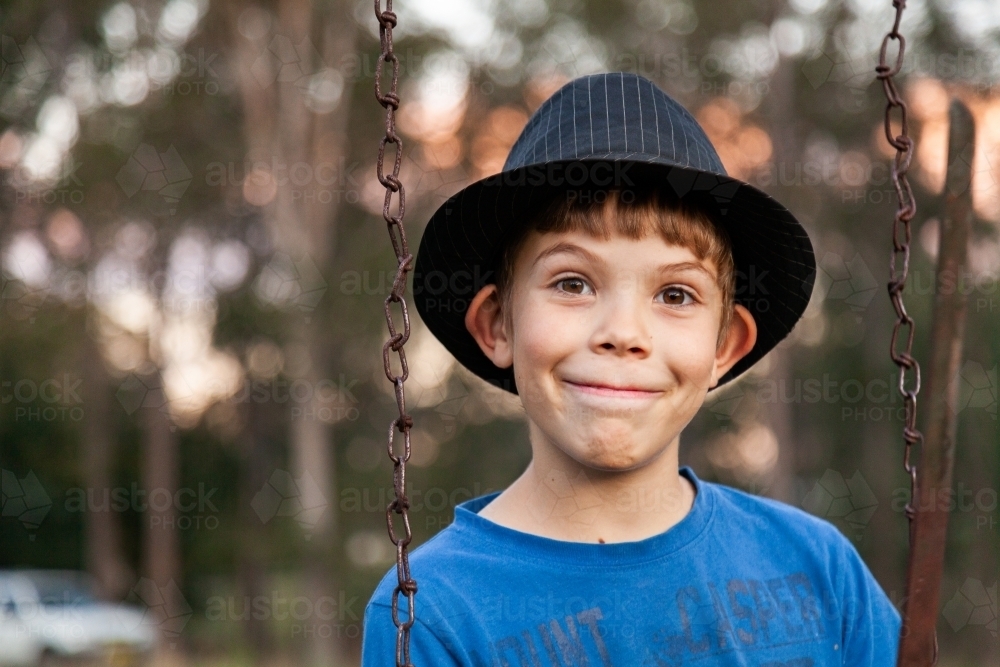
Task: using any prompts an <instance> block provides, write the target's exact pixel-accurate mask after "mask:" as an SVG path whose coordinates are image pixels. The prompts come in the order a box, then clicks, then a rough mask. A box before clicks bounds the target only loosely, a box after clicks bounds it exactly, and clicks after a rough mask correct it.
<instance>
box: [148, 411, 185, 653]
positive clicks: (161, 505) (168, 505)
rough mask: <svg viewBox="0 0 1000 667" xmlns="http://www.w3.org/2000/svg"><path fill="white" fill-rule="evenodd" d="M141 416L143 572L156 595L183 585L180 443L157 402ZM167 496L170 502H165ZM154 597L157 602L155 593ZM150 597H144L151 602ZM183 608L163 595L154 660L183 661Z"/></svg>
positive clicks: (169, 595)
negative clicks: (180, 614) (178, 615)
mask: <svg viewBox="0 0 1000 667" xmlns="http://www.w3.org/2000/svg"><path fill="white" fill-rule="evenodd" d="M140 414H141V415H142V446H143V465H142V488H143V490H145V491H146V495H145V497H144V500H145V502H146V503H147V508H146V511H145V512H143V513H142V514H143V516H144V517H145V518H144V520H143V545H142V558H143V567H142V571H143V577H144V578H146V579H148V580H149V581H151V582H152V583H153V584H155V586H156V588H157V589H158V592H159V594H160V596H164V597H165V598H170V597H171V594H172V593H174V595H177V594H178V593H175V592H179V590H180V587H181V550H180V539H179V538H178V534H177V509H176V507H174V502H173V499H174V498H175V497H176V493H177V488H178V484H179V481H180V456H179V451H178V449H179V442H178V437H177V432H176V430H175V427H174V426H173V424H172V423H171V421H170V417H169V416H168V415H167V414H166V413H165V412H164V411H162V410H161V409H160V408H158V407H146V408H143V409H142V410H141V411H140ZM168 496H169V502H168ZM152 600H156V601H157V602H158V601H159V599H158V598H153V599H152ZM152 600H151V599H150V598H149V597H148V596H147V598H146V600H145V602H146V603H147V604H148V605H149V606H150V607H152V606H153V601H152ZM182 607H184V608H186V602H184V601H183V600H175V599H166V600H165V602H164V608H163V609H164V612H165V614H166V616H165V617H164V619H163V622H162V623H160V624H159V629H160V633H161V637H160V639H161V641H160V643H159V646H158V647H157V656H156V663H157V664H168V665H175V664H178V663H182V662H183V651H182V646H181V644H180V642H179V641H178V639H179V637H178V634H179V632H180V630H181V629H183V625H179V626H178V625H175V624H174V623H175V622H176V620H177V619H176V618H175V614H176V613H178V612H179V611H181V608H182Z"/></svg>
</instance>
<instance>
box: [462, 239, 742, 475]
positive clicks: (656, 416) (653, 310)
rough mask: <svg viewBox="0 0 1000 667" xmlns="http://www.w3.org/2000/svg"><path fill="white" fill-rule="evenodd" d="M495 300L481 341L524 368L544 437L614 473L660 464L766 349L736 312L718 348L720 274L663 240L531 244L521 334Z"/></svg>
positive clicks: (526, 390)
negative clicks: (735, 371)
mask: <svg viewBox="0 0 1000 667" xmlns="http://www.w3.org/2000/svg"><path fill="white" fill-rule="evenodd" d="M491 288H493V286H492V285H491V286H487V287H486V288H484V290H483V291H482V292H480V294H479V295H477V298H476V299H475V300H474V301H473V304H472V306H470V312H469V314H468V316H467V318H466V325H467V326H468V327H469V329H470V332H472V333H473V336H474V337H476V339H477V341H478V342H479V344H480V347H482V348H483V351H484V352H485V353H486V354H487V356H490V357H491V359H493V361H494V363H496V364H497V365H498V366H500V367H507V366H509V365H510V364H511V363H513V366H514V373H515V378H516V381H517V388H518V393H519V395H520V396H521V399H522V402H523V403H524V408H525V411H526V413H527V416H528V418H529V419H530V421H531V422H532V425H533V428H532V430H533V432H535V433H536V435H541V436H543V437H544V438H545V439H546V440H547V441H548V442H550V443H552V444H553V445H555V446H557V447H558V448H559V449H561V450H563V451H564V452H565V453H566V454H568V455H569V456H571V457H573V458H574V459H576V460H577V461H579V462H581V463H584V464H586V465H588V466H590V467H593V468H598V469H603V470H628V469H631V468H635V467H638V466H641V465H643V464H644V463H648V462H649V461H651V460H652V459H654V458H656V457H657V456H659V455H660V454H661V453H662V451H663V450H664V448H665V447H666V446H667V445H669V444H671V443H672V442H673V441H674V440H675V439H676V438H677V436H678V435H679V434H680V432H681V430H682V429H683V428H684V427H685V426H686V425H687V424H688V422H689V421H690V420H691V419H692V418H693V417H694V415H695V413H696V412H697V411H698V409H699V408H700V407H701V405H702V403H703V401H704V398H705V394H706V392H707V391H708V390H709V389H710V388H712V387H713V386H715V384H716V383H717V382H718V379H719V378H720V377H722V375H724V374H725V373H726V371H728V370H729V368H731V367H732V365H733V364H735V363H736V362H737V361H738V360H739V358H741V357H742V356H744V355H745V354H746V353H747V352H748V351H749V350H750V349H751V348H752V347H753V343H754V341H755V340H756V328H755V326H754V323H753V318H752V317H751V316H750V314H749V312H747V311H746V310H745V309H743V308H742V306H737V307H736V309H737V312H735V313H734V315H733V321H732V324H731V326H730V332H729V335H728V337H727V338H726V339H725V340H724V341H723V342H722V344H721V345H720V346H718V347H717V346H716V343H717V340H718V333H719V327H720V325H721V322H722V292H721V290H720V288H719V286H718V280H717V276H716V273H715V266H714V264H713V263H711V262H710V261H707V260H705V261H702V260H699V259H698V258H697V257H696V256H695V255H694V254H693V253H692V252H691V250H689V249H687V248H685V247H681V246H675V245H668V244H667V243H666V242H665V241H664V240H663V239H662V238H660V237H659V236H658V235H647V236H646V237H645V238H642V239H638V240H637V239H630V238H628V237H625V236H622V235H618V234H615V235H613V236H612V237H611V238H610V239H609V240H604V239H600V238H595V237H593V236H590V235H589V234H587V233H585V232H582V231H570V232H560V233H544V234H542V233H538V232H531V233H530V234H529V236H528V238H527V239H526V241H525V243H524V245H523V246H522V249H521V250H520V252H519V254H518V256H517V258H516V261H515V263H514V271H513V276H512V294H511V324H512V329H513V330H512V331H507V330H506V327H505V326H504V324H503V318H502V317H501V316H500V313H499V308H498V302H497V301H496V293H495V291H493V292H492V294H490V289H491ZM491 300H492V303H491ZM741 310H742V312H741ZM511 334H512V335H511Z"/></svg>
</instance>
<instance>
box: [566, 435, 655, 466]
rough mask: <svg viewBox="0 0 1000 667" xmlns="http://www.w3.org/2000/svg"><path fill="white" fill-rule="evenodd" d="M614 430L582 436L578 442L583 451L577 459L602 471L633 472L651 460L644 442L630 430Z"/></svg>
mask: <svg viewBox="0 0 1000 667" xmlns="http://www.w3.org/2000/svg"><path fill="white" fill-rule="evenodd" d="M621 431H622V429H612V430H608V431H605V432H600V433H593V432H592V433H588V434H582V435H581V437H580V439H579V440H577V442H579V443H581V445H582V447H583V450H582V451H580V452H579V453H580V456H579V457H575V458H578V460H580V462H581V463H585V464H586V465H588V466H590V467H592V468H597V469H600V470H631V469H632V468H635V467H637V466H639V465H640V464H642V463H643V462H644V461H645V460H647V459H648V458H649V452H648V450H647V449H646V447H648V443H647V444H646V445H645V446H644V445H643V444H640V443H641V442H642V440H640V439H639V438H637V437H636V435H635V433H633V432H632V431H631V430H629V431H628V432H627V433H622V432H621Z"/></svg>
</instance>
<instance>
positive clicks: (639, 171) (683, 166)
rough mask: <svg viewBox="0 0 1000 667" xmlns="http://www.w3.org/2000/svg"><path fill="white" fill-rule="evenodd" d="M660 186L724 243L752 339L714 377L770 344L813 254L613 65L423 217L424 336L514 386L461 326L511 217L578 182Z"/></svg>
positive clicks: (688, 119) (541, 113) (701, 136)
mask: <svg viewBox="0 0 1000 667" xmlns="http://www.w3.org/2000/svg"><path fill="white" fill-rule="evenodd" d="M595 187H599V188H610V187H615V188H626V189H627V188H649V187H654V188H661V189H662V190H663V191H664V192H665V193H667V194H668V195H670V196H673V197H675V198H676V199H679V200H683V201H684V202H685V203H686V204H691V205H695V206H698V207H699V208H700V209H701V210H703V211H704V212H705V213H706V214H707V215H708V217H709V218H710V219H712V221H713V222H714V223H715V224H717V225H719V226H720V227H721V228H723V229H724V230H725V231H726V233H727V234H728V235H729V237H730V239H731V241H732V248H733V259H734V262H735V266H736V295H735V299H736V302H737V303H739V304H742V305H743V306H745V307H746V308H747V309H749V311H750V312H751V313H752V314H753V316H754V319H755V321H756V323H757V329H758V333H757V342H756V344H755V345H754V347H753V349H752V350H751V351H750V352H749V353H748V354H747V355H746V356H745V357H743V358H742V359H740V361H739V362H737V363H736V364H735V365H734V366H733V368H732V369H730V371H729V372H728V373H726V374H725V375H724V376H723V377H722V378H721V379H720V380H719V384H718V385H717V386H722V385H723V384H725V383H726V382H729V381H730V380H732V379H733V378H735V377H736V376H738V375H740V374H741V373H743V372H744V371H746V370H747V369H748V368H750V367H751V366H752V365H753V364H754V363H756V362H757V361H759V360H760V359H761V357H763V356H764V355H765V354H767V353H768V352H769V351H770V350H771V349H772V348H774V346H775V345H777V344H778V343H779V342H780V341H781V340H782V339H783V338H785V336H787V335H788V333H789V332H790V331H791V330H792V327H793V326H795V323H796V322H797V321H798V320H799V318H800V317H801V316H802V313H803V311H805V309H806V306H807V305H808V303H809V297H810V295H811V294H812V288H813V282H814V280H815V276H816V261H815V257H814V255H813V248H812V244H811V243H810V241H809V236H808V234H807V233H806V231H805V229H804V228H803V227H802V225H801V224H800V223H799V221H798V220H796V219H795V216H793V215H792V214H791V213H790V212H789V211H788V209H786V208H785V207H784V206H782V205H781V204H780V203H778V202H777V201H776V200H774V199H773V198H771V197H770V196H768V195H767V194H765V193H764V192H762V191H760V190H758V189H757V188H754V187H753V186H751V185H749V184H747V183H744V182H742V181H740V180H737V179H735V178H732V177H730V176H728V175H727V174H726V170H725V168H724V167H723V165H722V161H721V160H720V159H719V156H718V154H717V153H716V151H715V148H714V147H713V146H712V143H711V142H710V141H709V139H708V137H707V136H706V134H705V131H704V130H703V129H702V128H701V126H700V125H699V124H698V121H696V120H695V119H694V117H693V116H692V115H691V114H690V113H689V112H688V111H687V109H685V108H684V107H682V106H681V105H680V104H678V103H677V102H676V101H675V100H674V99H673V98H671V97H670V96H669V95H667V94H666V93H665V92H663V91H662V90H660V89H659V88H658V87H657V86H656V85H655V84H654V83H653V82H652V81H650V80H649V79H646V78H644V77H642V76H639V75H637V74H630V73H622V72H613V73H608V74H594V75H590V76H584V77H580V78H578V79H574V80H573V81H570V82H569V83H567V84H566V85H565V86H563V87H562V88H560V89H559V90H558V91H556V92H555V93H554V94H553V95H552V97H550V98H549V99H548V100H546V101H545V102H544V103H543V104H542V105H541V106H540V107H539V108H538V110H537V111H535V113H534V114H533V115H532V116H531V118H530V119H529V120H528V123H527V125H526V126H525V128H524V130H523V131H522V132H521V135H520V136H519V137H518V139H517V141H516V142H515V143H514V146H513V147H512V148H511V150H510V154H509V155H508V156H507V161H506V163H505V164H504V167H503V170H502V171H501V172H500V173H499V174H496V175H494V176H490V177H488V178H485V179H483V180H480V181H477V182H475V183H473V184H471V185H469V186H468V187H466V188H464V189H463V190H462V191H460V192H458V193H457V194H455V195H454V196H452V197H451V198H450V199H448V200H447V201H446V202H445V203H444V204H442V205H441V206H440V208H438V210H437V211H436V212H435V213H434V215H433V216H432V217H431V219H430V221H429V222H428V223H427V227H426V229H425V230H424V235H423V238H422V239H421V241H420V249H419V251H418V252H417V261H416V266H415V268H414V283H413V285H414V287H413V293H414V301H415V304H416V307H417V312H419V313H420V316H421V317H422V318H423V320H424V322H425V323H426V325H427V327H428V328H429V329H430V331H431V332H432V333H433V334H434V335H435V336H436V337H437V338H438V340H440V341H441V343H442V344H443V345H444V346H445V347H446V348H447V349H448V350H449V351H450V352H451V353H452V354H454V355H455V357H456V358H457V359H458V361H459V362H461V363H462V365H464V366H465V367H466V368H468V369H469V370H470V371H472V372H473V373H475V374H476V375H478V376H479V377H481V378H483V379H485V380H487V381H488V382H490V383H491V384H494V385H497V386H499V387H502V388H504V389H506V390H508V391H512V392H514V393H516V392H517V388H516V386H515V384H514V374H513V371H512V369H510V368H506V369H501V368H497V367H496V366H495V365H494V364H493V362H492V361H490V360H489V359H488V358H487V357H486V355H484V354H483V353H482V350H480V349H479V345H478V344H477V343H476V341H475V340H474V339H473V338H472V335H471V334H470V333H469V332H468V330H467V329H466V328H465V313H466V310H467V308H468V304H469V302H470V301H471V300H472V298H473V297H474V296H475V294H476V292H478V291H479V289H481V288H482V287H483V285H485V284H488V283H491V282H493V276H494V272H495V270H496V267H497V265H498V262H499V260H500V257H501V252H502V249H503V245H504V243H505V241H506V239H507V238H508V235H509V234H510V233H511V231H512V230H513V229H514V228H515V227H516V225H517V224H519V223H520V222H522V221H524V220H525V219H526V218H527V217H529V216H530V214H531V212H532V211H537V210H538V207H540V206H543V205H544V204H546V203H548V202H550V201H551V200H552V197H553V196H559V195H563V196H565V193H566V192H567V191H569V190H574V189H582V188H595Z"/></svg>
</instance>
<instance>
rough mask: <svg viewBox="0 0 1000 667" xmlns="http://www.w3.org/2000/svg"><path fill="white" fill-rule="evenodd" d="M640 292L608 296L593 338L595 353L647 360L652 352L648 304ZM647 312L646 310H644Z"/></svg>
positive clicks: (625, 292)
mask: <svg viewBox="0 0 1000 667" xmlns="http://www.w3.org/2000/svg"><path fill="white" fill-rule="evenodd" d="M638 292H639V290H618V291H617V292H614V293H610V294H609V293H607V292H606V293H605V295H604V296H605V298H604V303H603V304H602V306H603V307H602V308H600V319H599V320H598V324H597V327H596V328H595V330H594V333H593V336H592V337H591V349H592V350H593V351H594V352H596V353H598V354H614V355H617V356H621V357H634V358H637V359H645V358H646V357H648V356H649V355H650V353H651V352H652V345H653V337H652V334H651V327H650V326H649V321H648V319H647V318H648V317H649V312H648V310H649V309H648V304H644V303H642V301H643V300H642V299H641V298H639V295H638ZM644 305H645V306H647V308H643V306H644Z"/></svg>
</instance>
